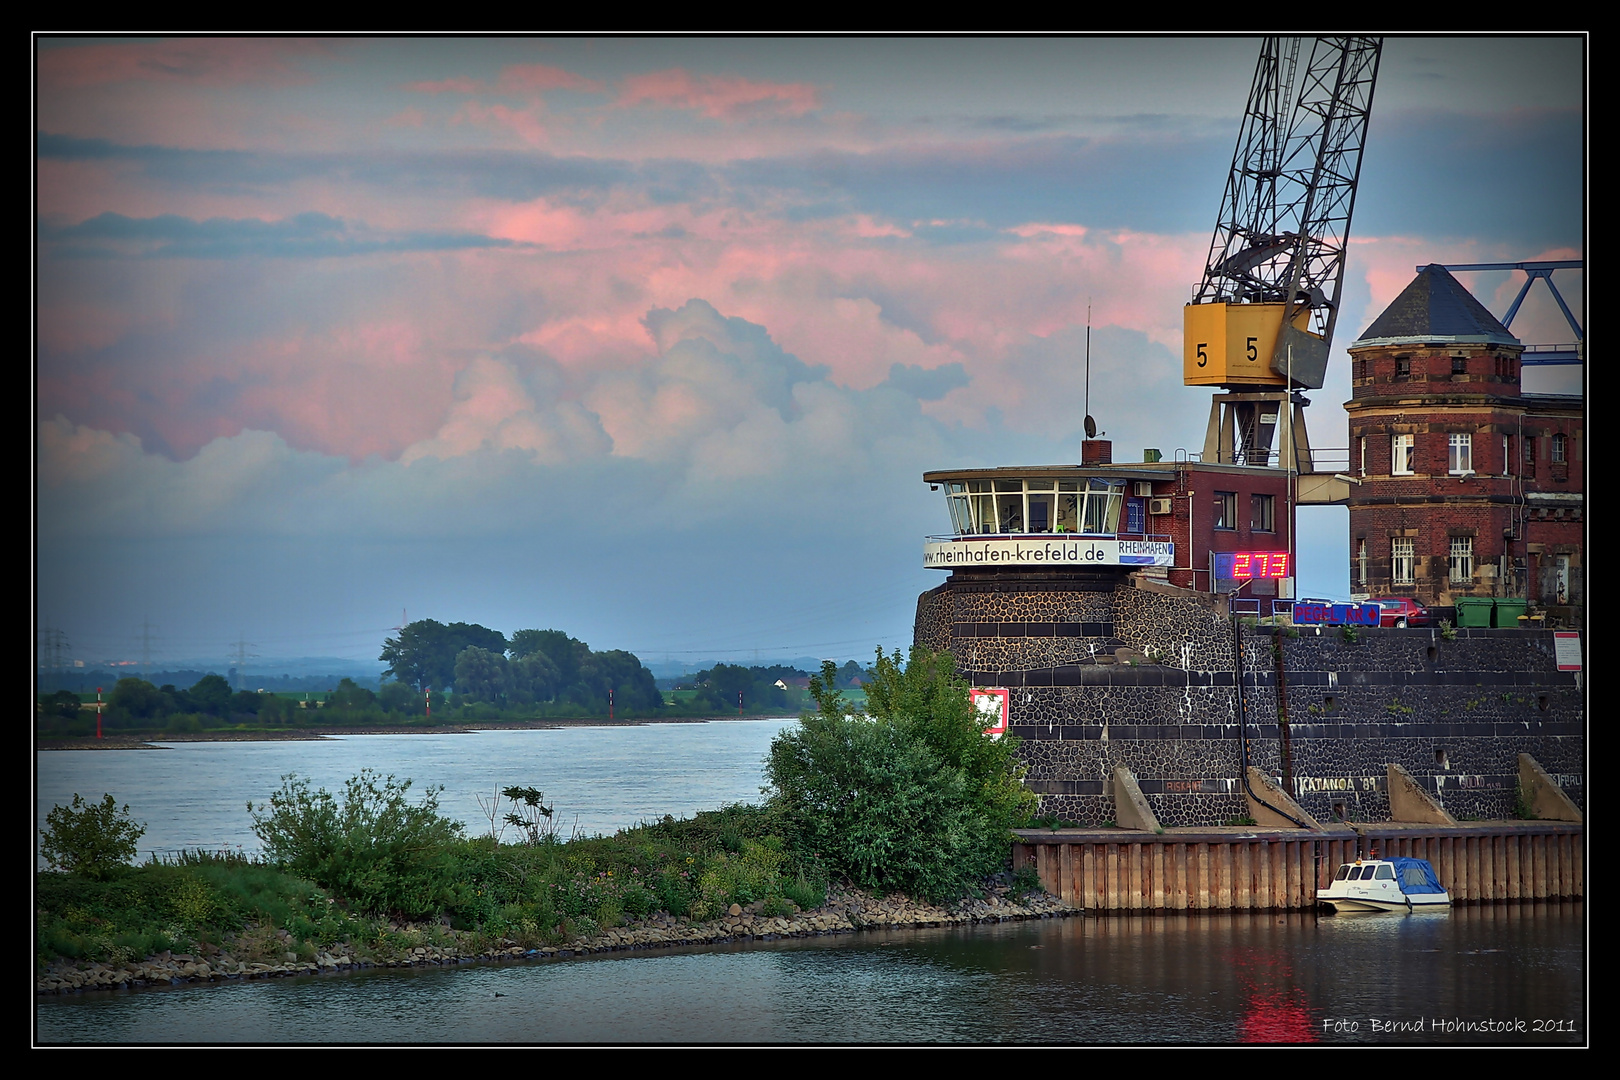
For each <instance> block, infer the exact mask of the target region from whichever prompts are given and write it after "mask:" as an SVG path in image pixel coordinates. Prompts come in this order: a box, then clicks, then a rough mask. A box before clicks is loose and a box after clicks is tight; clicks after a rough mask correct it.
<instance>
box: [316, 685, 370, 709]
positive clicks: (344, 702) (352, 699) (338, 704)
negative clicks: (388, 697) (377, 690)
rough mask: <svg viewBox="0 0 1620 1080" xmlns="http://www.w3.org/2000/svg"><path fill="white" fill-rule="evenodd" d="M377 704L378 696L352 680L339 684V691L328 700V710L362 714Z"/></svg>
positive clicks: (331, 694) (334, 692)
mask: <svg viewBox="0 0 1620 1080" xmlns="http://www.w3.org/2000/svg"><path fill="white" fill-rule="evenodd" d="M376 704H377V695H376V694H373V693H372V692H371V691H370V690H367V689H366V688H365V687H363V686H361V685H360V684H359V683H357V682H355V681H354V680H353V679H350V678H345V679H343V680H342V681H341V682H339V683H338V684H337V689H336V690H334V691H332V692H331V693H330V694H329V695H327V698H326V707H327V708H328V709H344V710H347V711H349V712H361V711H364V710H366V709H370V708H372V707H373V706H375V705H376Z"/></svg>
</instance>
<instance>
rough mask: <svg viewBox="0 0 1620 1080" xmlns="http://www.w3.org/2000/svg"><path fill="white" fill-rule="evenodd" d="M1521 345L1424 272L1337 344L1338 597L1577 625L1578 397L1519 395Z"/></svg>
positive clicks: (1433, 271)
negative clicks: (1490, 603)
mask: <svg viewBox="0 0 1620 1080" xmlns="http://www.w3.org/2000/svg"><path fill="white" fill-rule="evenodd" d="M1523 351H1524V345H1523V343H1522V342H1520V341H1519V340H1518V339H1517V338H1515V337H1514V336H1513V335H1512V333H1511V332H1510V331H1508V330H1507V329H1506V328H1505V327H1504V326H1503V325H1502V324H1501V323H1500V322H1498V321H1497V320H1496V318H1495V317H1494V316H1492V315H1491V313H1490V312H1489V311H1488V310H1486V308H1485V306H1484V305H1483V304H1481V303H1480V302H1479V301H1478V300H1476V299H1475V298H1474V297H1473V296H1472V295H1471V294H1470V293H1469V292H1468V290H1467V289H1465V288H1463V286H1462V285H1461V283H1459V282H1458V281H1457V279H1456V278H1454V277H1452V276H1451V275H1450V274H1449V273H1447V272H1446V270H1445V269H1444V268H1443V267H1441V266H1438V265H1431V266H1426V267H1424V268H1423V269H1422V270H1421V271H1419V273H1418V275H1417V277H1416V278H1415V279H1414V280H1413V281H1412V283H1411V284H1410V285H1408V286H1407V287H1406V289H1405V290H1404V291H1402V293H1401V294H1400V295H1399V296H1398V297H1396V298H1395V301H1394V302H1393V303H1392V304H1390V305H1389V307H1388V308H1387V309H1385V311H1384V313H1383V314H1381V315H1380V316H1378V318H1377V319H1375V320H1374V321H1373V324H1372V325H1371V326H1369V327H1368V328H1367V329H1366V331H1365V332H1364V333H1363V334H1362V335H1361V337H1360V338H1358V339H1357V340H1356V341H1355V342H1353V343H1351V345H1350V346H1349V353H1350V358H1351V385H1352V387H1353V389H1352V398H1351V400H1350V401H1348V402H1346V403H1345V409H1346V410H1347V411H1348V412H1349V414H1350V471H1351V474H1352V475H1354V476H1355V477H1356V478H1357V479H1359V480H1360V481H1361V483H1360V484H1359V485H1352V486H1351V488H1350V499H1349V507H1350V587H1351V591H1352V592H1354V593H1357V594H1365V595H1370V596H1410V597H1413V598H1414V599H1416V600H1418V601H1420V602H1421V603H1424V604H1426V605H1429V606H1440V607H1447V606H1450V605H1452V604H1454V603H1455V602H1456V600H1457V599H1458V598H1460V597H1466V596H1506V597H1524V598H1527V599H1528V600H1529V601H1530V603H1531V604H1532V605H1533V606H1534V607H1536V608H1542V607H1545V608H1547V609H1548V610H1549V613H1550V614H1552V615H1554V616H1555V617H1559V618H1562V619H1563V620H1564V621H1565V622H1567V623H1575V624H1579V623H1580V622H1581V621H1582V618H1583V614H1584V607H1585V587H1584V576H1583V573H1582V551H1581V546H1582V536H1583V530H1584V517H1585V514H1584V512H1583V511H1584V509H1585V500H1584V484H1583V468H1582V467H1583V463H1584V462H1585V458H1586V453H1585V431H1584V424H1583V412H1582V399H1581V398H1580V397H1579V396H1577V395H1551V394H1525V393H1523V392H1522V390H1521V387H1520V382H1519V360H1520V354H1521V353H1522V352H1523Z"/></svg>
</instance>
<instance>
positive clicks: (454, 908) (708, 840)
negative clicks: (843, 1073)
mask: <svg viewBox="0 0 1620 1080" xmlns="http://www.w3.org/2000/svg"><path fill="white" fill-rule="evenodd" d="M780 824H781V823H780V822H779V821H778V820H777V819H776V818H775V817H774V816H773V815H772V814H771V813H770V812H769V811H767V810H764V809H762V808H759V807H754V806H745V805H736V806H728V807H724V808H722V809H720V810H715V811H709V812H705V813H700V814H697V815H696V816H694V817H691V818H681V819H677V818H673V817H665V818H663V819H661V820H658V821H652V822H646V823H644V824H642V825H638V826H636V827H634V828H631V829H624V830H621V831H619V832H617V833H615V834H613V835H612V836H595V837H584V838H578V839H574V840H572V841H568V842H556V841H552V842H546V843H540V844H536V845H528V844H502V845H497V844H496V843H495V842H494V841H493V840H492V839H490V838H489V837H483V838H478V839H471V840H461V841H456V842H455V843H453V844H451V845H449V846H448V847H447V848H446V850H445V852H444V855H445V859H444V860H442V861H441V864H440V865H441V867H442V869H443V872H444V873H446V874H448V875H449V881H448V884H449V890H448V892H449V895H450V896H451V900H450V901H449V902H448V903H446V904H445V905H444V906H443V907H442V909H441V910H440V911H439V912H438V913H437V915H436V916H434V917H431V918H426V919H418V920H416V922H414V923H407V922H405V921H403V920H401V919H399V918H397V917H395V918H390V913H388V912H365V911H357V910H353V909H352V908H351V907H350V905H349V904H348V903H346V902H345V899H344V898H343V897H342V896H339V895H336V894H334V893H333V892H332V891H331V890H329V889H326V888H323V887H321V886H320V885H318V884H317V883H315V882H313V881H309V880H306V879H303V878H300V877H297V876H295V875H292V874H289V873H286V872H285V871H283V870H281V869H278V868H277V867H275V866H271V865H268V864H266V863H264V862H259V861H255V860H251V859H247V858H243V857H241V856H234V855H214V854H209V853H205V852H188V853H185V854H182V855H181V856H179V857H178V858H175V859H172V860H169V861H161V862H158V861H154V862H148V863H147V864H145V865H143V866H132V867H126V868H124V869H123V870H122V871H121V872H119V873H117V874H115V875H114V876H113V877H112V878H110V879H109V880H107V881H94V880H91V879H89V878H87V877H83V876H81V875H76V874H66V873H57V872H45V873H40V874H38V875H36V888H35V899H36V936H35V953H36V963H37V964H38V965H39V966H40V967H41V968H43V967H45V966H47V965H49V964H50V963H51V962H53V961H57V960H61V959H67V960H87V961H116V962H122V961H127V960H130V959H137V958H140V957H145V956H148V955H151V954H154V953H159V952H163V951H165V950H171V951H174V952H184V953H196V954H199V955H204V956H209V955H217V954H220V953H222V952H223V953H226V954H228V955H229V956H230V957H231V958H233V959H235V960H238V961H243V962H256V961H260V960H275V961H278V962H279V961H281V960H283V959H285V958H286V954H287V953H289V952H291V953H295V954H297V955H298V956H299V957H301V958H305V959H309V958H312V957H313V956H314V954H315V952H316V951H317V950H326V949H334V948H338V947H341V948H342V949H343V951H346V952H348V953H350V954H351V955H354V956H356V957H357V958H363V959H370V960H375V961H387V960H390V959H397V958H399V957H401V956H403V955H404V954H405V953H406V952H407V951H408V950H409V949H411V948H414V947H417V946H419V945H435V944H437V945H440V946H444V945H448V944H450V942H451V939H452V937H454V938H456V941H457V946H456V947H457V948H459V949H460V950H462V951H473V950H476V949H479V948H481V947H483V945H484V944H485V943H488V942H493V941H496V940H498V939H504V940H508V941H513V942H516V943H517V944H520V945H523V946H525V947H531V948H532V947H538V946H541V945H555V944H560V943H562V942H565V941H568V940H571V939H573V938H575V937H576V936H579V935H583V934H590V933H594V932H596V931H599V930H604V929H608V928H611V927H613V926H617V925H621V924H623V923H624V922H626V921H628V920H631V919H639V918H642V917H645V916H647V915H649V914H652V913H654V912H658V911H664V912H668V913H670V914H672V915H676V916H680V917H684V918H694V919H703V918H709V917H713V916H714V915H717V914H719V913H721V912H722V911H724V910H725V909H726V908H727V907H728V906H729V905H730V904H733V903H740V904H743V905H748V904H754V903H758V904H760V905H762V909H763V911H764V912H765V913H766V914H781V915H786V914H791V913H792V912H794V911H795V910H799V909H809V908H815V907H819V906H821V905H822V904H823V903H825V900H826V889H827V879H826V875H825V874H824V873H822V872H821V871H820V869H819V867H817V866H816V865H814V863H813V862H811V861H807V860H804V859H795V858H793V857H791V856H790V855H789V854H788V851H787V845H786V844H785V842H784V841H783V839H782V837H781V835H780V832H781V828H780Z"/></svg>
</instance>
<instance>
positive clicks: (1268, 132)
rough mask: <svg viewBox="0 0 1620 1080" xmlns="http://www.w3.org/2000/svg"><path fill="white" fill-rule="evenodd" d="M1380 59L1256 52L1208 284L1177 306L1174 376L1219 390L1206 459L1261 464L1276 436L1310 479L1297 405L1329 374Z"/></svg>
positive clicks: (1372, 45) (1275, 41)
mask: <svg viewBox="0 0 1620 1080" xmlns="http://www.w3.org/2000/svg"><path fill="white" fill-rule="evenodd" d="M1382 50H1383V38H1379V37H1318V38H1313V39H1302V38H1297V37H1268V38H1266V39H1265V41H1264V43H1263V44H1262V46H1261V48H1260V62H1259V64H1258V65H1257V66H1256V67H1255V72H1254V83H1253V85H1252V87H1251V88H1250V91H1249V103H1248V107H1247V109H1246V110H1245V111H1244V114H1243V126H1242V129H1241V131H1240V132H1239V134H1238V141H1237V149H1236V151H1235V152H1234V153H1233V155H1232V170H1231V173H1230V175H1229V176H1228V177H1227V181H1226V191H1225V194H1224V195H1223V196H1222V197H1221V210H1220V217H1219V219H1218V220H1217V222H1216V224H1215V234H1214V238H1213V239H1212V241H1211V242H1210V247H1209V258H1208V260H1207V261H1206V264H1205V267H1204V276H1203V279H1202V281H1200V282H1199V284H1198V286H1197V289H1196V291H1195V292H1194V294H1193V298H1192V302H1191V303H1189V304H1188V305H1187V306H1186V308H1185V311H1184V321H1183V326H1184V329H1185V338H1184V344H1183V354H1182V368H1183V374H1184V380H1183V381H1184V382H1185V383H1186V385H1188V386H1209V387H1218V388H1220V389H1223V390H1225V391H1226V393H1224V394H1217V395H1215V397H1214V400H1213V401H1212V402H1211V406H1210V421H1209V431H1208V433H1207V434H1206V436H1205V439H1204V454H1203V460H1204V461H1206V462H1214V463H1222V462H1225V463H1233V464H1255V465H1265V464H1268V463H1269V462H1270V459H1271V453H1272V444H1273V441H1274V440H1275V437H1276V435H1277V429H1278V428H1279V427H1285V428H1286V429H1288V431H1289V435H1288V436H1287V439H1286V441H1287V449H1283V448H1282V447H1280V446H1279V450H1281V451H1282V453H1283V454H1284V455H1286V456H1288V457H1292V458H1293V460H1292V462H1286V461H1285V463H1284V467H1285V468H1288V469H1289V471H1290V472H1293V473H1298V474H1306V473H1311V472H1313V471H1314V470H1313V468H1312V465H1311V452H1310V440H1309V439H1308V438H1307V437H1306V433H1305V424H1304V417H1303V415H1301V414H1300V412H1299V410H1298V409H1296V408H1294V406H1302V405H1308V404H1309V401H1307V400H1306V399H1305V398H1304V397H1303V396H1302V394H1301V393H1300V392H1301V391H1302V390H1314V389H1319V388H1321V386H1322V384H1323V381H1324V379H1325V377H1326V373H1327V363H1328V351H1329V349H1330V348H1331V346H1332V344H1333V328H1334V324H1335V322H1336V321H1337V319H1338V315H1339V302H1340V296H1341V293H1342V289H1343V285H1344V259H1345V253H1346V249H1347V246H1348V243H1349V237H1350V217H1351V213H1352V211H1353V210H1354V209H1355V203H1356V183H1357V181H1358V179H1359V178H1360V174H1361V151H1362V148H1363V147H1364V145H1365V144H1366V138H1367V120H1368V117H1369V115H1370V114H1371V112H1372V99H1373V87H1374V85H1375V84H1376V82H1377V80H1378V61H1379V56H1380V54H1381V52H1382ZM1302 53H1303V54H1304V60H1303V62H1301V56H1302ZM1285 409H1286V413H1287V420H1286V421H1283V422H1281V423H1280V422H1279V421H1281V420H1282V418H1283V414H1284V412H1285Z"/></svg>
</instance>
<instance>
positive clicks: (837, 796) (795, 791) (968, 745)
mask: <svg viewBox="0 0 1620 1080" xmlns="http://www.w3.org/2000/svg"><path fill="white" fill-rule="evenodd" d="M871 674H872V677H871V679H870V680H869V681H868V682H867V684H866V687H865V689H866V693H867V712H866V713H854V714H851V713H849V712H848V707H847V706H846V704H845V702H844V700H843V697H842V695H841V694H839V693H838V692H837V691H836V690H835V689H833V686H834V680H835V677H836V668H835V667H833V666H832V665H830V664H829V665H824V666H823V668H822V673H821V675H819V676H817V677H816V678H814V679H812V680H811V684H810V693H811V695H812V696H813V697H814V698H815V700H816V703H817V705H818V709H817V711H816V712H814V713H810V714H807V715H805V716H804V717H803V718H802V719H801V721H800V725H799V727H798V729H796V730H788V731H784V732H782V733H781V734H780V735H778V736H777V737H776V738H775V740H773V741H772V743H771V750H770V755H769V757H768V759H767V762H766V776H767V778H768V780H769V782H770V788H769V789H768V791H769V795H770V800H771V805H772V807H773V809H775V810H776V811H777V812H778V813H780V814H781V815H782V816H783V818H784V819H785V822H786V824H787V825H788V831H789V833H790V834H791V837H792V839H793V840H794V841H795V842H796V843H797V844H798V845H799V846H800V847H801V849H802V850H803V851H804V852H805V853H806V854H807V855H808V856H809V857H810V858H812V859H820V860H824V861H825V863H826V865H827V866H828V867H829V868H831V869H833V870H835V871H837V872H838V873H841V874H843V875H844V876H845V877H847V878H848V879H849V880H851V881H853V882H854V883H855V884H857V885H859V886H861V887H863V888H870V889H877V890H880V891H889V890H898V891H903V892H907V893H911V894H913V895H920V896H926V897H929V898H931V899H934V900H941V901H943V900H949V899H955V898H956V897H957V896H960V895H961V894H962V892H963V891H964V890H965V889H966V888H967V887H968V885H969V884H970V883H971V882H972V881H973V880H975V879H977V878H981V877H984V876H986V875H988V874H991V873H994V872H995V871H996V870H998V869H1001V868H1002V867H1003V866H1005V864H1006V862H1007V858H1008V853H1009V850H1010V847H1009V845H1010V841H1011V835H1010V833H1009V829H1010V828H1011V827H1012V826H1014V825H1015V824H1022V823H1023V821H1024V820H1026V819H1027V818H1028V815H1029V812H1030V810H1031V809H1032V808H1033V806H1034V802H1035V799H1034V796H1033V795H1032V794H1030V793H1029V792H1027V791H1026V790H1025V789H1024V788H1023V786H1022V784H1021V783H1020V779H1019V773H1018V769H1017V765H1016V761H1015V758H1014V747H1015V740H1013V739H1011V738H1003V739H1001V740H991V739H989V738H986V737H985V735H984V733H983V721H982V719H980V717H979V715H978V713H977V712H976V711H975V709H974V707H973V704H972V700H971V697H970V695H969V687H968V685H967V684H966V683H965V682H964V681H963V680H962V679H961V678H960V677H959V676H957V674H956V672H955V667H954V661H953V660H952V658H951V657H950V656H949V655H948V654H934V653H930V652H928V651H927V650H925V649H913V650H912V653H911V658H910V661H909V663H907V664H906V665H905V666H904V667H902V666H901V663H900V655H899V653H898V652H897V653H895V654H894V655H893V656H892V657H885V656H883V654H882V652H881V651H879V653H878V659H877V663H876V664H875V665H874V667H873V670H872V673H871Z"/></svg>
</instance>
